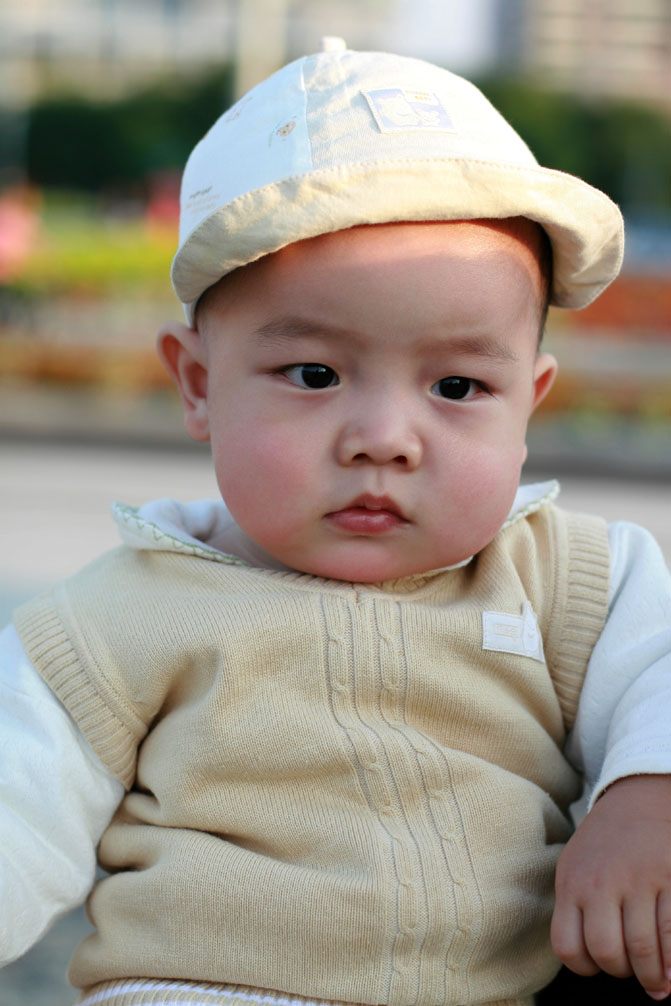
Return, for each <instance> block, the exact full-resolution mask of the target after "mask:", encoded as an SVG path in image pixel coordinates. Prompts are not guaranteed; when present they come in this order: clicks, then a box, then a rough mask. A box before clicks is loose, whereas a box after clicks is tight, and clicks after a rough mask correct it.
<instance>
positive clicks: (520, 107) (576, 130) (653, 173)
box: [480, 78, 671, 220]
mask: <svg viewBox="0 0 671 1006" xmlns="http://www.w3.org/2000/svg"><path fill="white" fill-rule="evenodd" d="M480 86H481V88H482V90H483V91H484V92H485V94H486V95H487V97H488V98H489V99H490V101H491V102H492V104H494V105H495V106H496V108H498V110H499V111H500V112H501V114H502V115H503V116H504V117H505V118H506V119H507V120H508V121H509V122H510V123H511V125H512V126H514V128H515V129H516V130H517V131H518V132H519V133H520V135H521V136H522V137H523V138H524V139H525V140H526V142H527V144H528V145H529V147H530V148H531V150H532V151H533V153H534V155H535V156H536V158H537V160H538V161H539V163H540V164H543V165H544V166H546V167H551V168H557V169H558V170H560V171H567V172H569V173H570V174H573V175H578V177H580V178H584V179H585V181H587V182H589V183H590V184H591V185H595V186H596V187H597V188H599V189H601V190H602V191H604V192H606V193H608V195H609V196H610V197H611V198H612V199H614V200H615V202H617V203H619V205H620V206H622V208H623V209H624V210H625V212H627V213H629V214H630V215H635V216H639V217H652V218H656V219H657V220H659V216H660V214H661V215H662V216H665V217H667V218H668V219H669V220H671V118H670V117H669V114H668V111H667V112H665V111H663V110H661V109H657V108H654V107H651V106H649V105H643V104H638V103H636V102H633V101H622V100H618V101H615V100H609V101H606V100H605V99H602V100H596V99H594V98H591V99H588V98H586V97H580V96H578V95H575V94H568V93H565V92H561V91H554V90H549V89H548V88H546V87H543V86H541V85H534V84H533V83H532V82H530V81H523V80H519V79H511V78H491V79H488V80H483V81H481V82H480Z"/></svg>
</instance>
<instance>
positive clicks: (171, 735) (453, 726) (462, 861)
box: [15, 505, 608, 1006]
mask: <svg viewBox="0 0 671 1006" xmlns="http://www.w3.org/2000/svg"><path fill="white" fill-rule="evenodd" d="M607 598H608V547H607V536H606V529H605V525H604V524H603V523H601V522H598V521H595V520H593V519H592V518H582V517H576V516H575V515H567V514H564V513H563V512H562V511H560V510H558V509H556V508H555V507H554V506H553V505H546V506H544V507H542V508H541V509H540V510H539V511H538V512H536V513H533V514H529V515H528V516H524V517H523V518H522V519H519V520H517V521H515V522H512V523H511V524H509V525H507V526H506V527H505V528H504V529H502V531H501V532H500V533H499V535H497V537H496V538H495V539H494V541H493V542H492V543H491V544H490V545H489V546H488V547H487V548H486V549H484V550H483V552H481V553H480V554H479V555H478V556H477V557H476V558H475V559H474V560H473V561H472V562H471V563H469V564H468V565H465V566H462V567H459V568H457V569H452V570H449V571H442V572H436V573H428V574H424V575H421V576H416V577H409V578H407V579H406V580H401V581H394V582H389V583H385V584H380V585H372V584H348V583H342V582H338V581H324V580H320V579H317V578H315V577H312V576H308V575H305V574H300V573H283V572H277V571H271V570H259V569H254V568H251V567H246V566H242V565H237V566H236V565H229V564H226V563H213V562H209V561H203V559H202V558H199V557H198V556H195V555H188V554H177V553H175V552H172V551H154V550H143V549H141V550H134V549H132V548H121V549H117V550H116V551H114V552H112V553H110V554H108V555H107V556H103V557H102V558H101V559H99V560H98V561H97V562H95V563H93V564H91V566H89V567H87V568H86V569H85V570H83V571H82V572H81V573H80V574H78V575H77V576H75V577H73V578H72V579H71V580H69V581H68V582H66V583H65V584H63V585H61V586H59V587H58V588H56V590H55V591H53V592H52V594H50V595H48V596H46V597H42V598H40V599H38V600H36V601H35V602H31V603H29V604H28V605H26V606H25V607H24V608H22V609H20V610H19V612H18V613H17V615H16V619H15V621H16V625H17V629H18V631H19V633H20V635H21V637H22V640H23V644H24V646H25V648H26V651H27V653H28V654H29V656H30V659H31V660H32V661H33V663H34V664H35V666H36V667H37V669H38V670H39V672H40V673H41V674H42V676H43V677H44V678H45V680H46V681H47V682H48V683H49V684H50V685H51V687H52V688H53V689H54V691H55V692H56V694H57V695H58V696H59V697H60V699H61V700H62V701H63V703H64V704H65V705H66V707H67V708H68V709H69V710H70V712H71V713H72V715H73V717H74V718H75V720H76V721H77V722H78V723H79V725H80V727H81V729H82V731H83V732H84V734H85V736H86V737H87V739H88V740H89V741H90V743H91V744H92V746H93V747H94V749H95V750H96V751H97V752H98V754H99V755H100V757H101V758H102V759H103V761H104V762H105V763H106V764H107V765H108V766H109V768H110V769H111V770H112V771H113V772H115V773H116V774H117V775H118V777H119V778H120V779H122V781H123V782H124V784H125V786H126V787H127V789H128V793H127V796H126V798H125V800H124V801H123V803H122V805H121V807H120V809H119V811H118V813H117V815H116V817H115V819H114V820H113V822H112V824H111V825H110V827H109V828H108V830H107V832H106V833H105V835H104V836H103V839H102V841H101V843H100V848H99V857H100V861H101V864H102V865H103V867H104V868H105V869H107V870H108V871H110V874H111V875H110V876H109V877H106V878H104V879H102V880H101V881H100V883H99V884H98V885H97V887H96V888H95V890H94V892H93V894H92V896H91V899H90V904H89V910H90V914H91V917H92V919H93V921H94V923H95V925H96V926H97V932H96V933H94V934H93V935H91V936H90V937H88V938H87V939H86V940H85V941H84V943H83V944H82V946H81V947H80V948H79V950H78V951H77V952H76V954H75V958H74V962H73V966H72V970H71V978H72V980H73V981H74V983H75V984H76V985H78V986H79V987H81V988H84V989H88V990H89V991H88V994H89V996H90V995H92V994H93V991H92V989H93V987H98V986H99V983H101V982H109V981H115V982H120V981H122V980H126V979H129V980H130V979H133V980H135V979H141V978H147V979H149V978H151V977H152V976H157V975H159V976H160V977H161V978H162V979H165V980H169V981H171V980H174V981H178V982H184V981H185V980H187V979H190V980H198V981H199V982H201V983H203V982H209V983H220V982H227V983H235V986H242V987H245V988H252V989H256V990H257V991H258V990H259V989H261V990H263V989H266V990H268V989H275V990H279V991H278V992H277V993H273V994H277V995H280V996H298V997H301V996H302V997H306V998H313V999H319V1000H323V1001H333V1000H337V1001H342V1002H345V1003H361V1004H388V1006H457V1004H458V1006H475V1004H484V1003H498V1004H500V1006H502V1004H504V1003H509V1004H520V1003H521V1002H522V1001H524V1000H525V998H528V997H529V996H530V995H531V994H532V993H533V992H534V991H535V990H537V989H538V988H541V987H542V986H543V985H545V984H546V983H547V982H548V981H549V980H550V979H551V977H552V975H553V973H554V971H555V969H556V966H557V965H556V961H555V959H554V957H553V955H552V953H551V950H550V945H549V918H550V914H551V909H552V900H553V874H554V867H555V863H556V859H557V856H558V854H559V852H560V851H561V847H562V844H563V843H564V842H565V841H566V839H567V837H568V835H569V833H570V828H569V824H568V821H567V817H566V811H567V807H568V805H569V803H570V802H571V801H572V800H573V799H574V798H575V797H576V795H577V791H578V787H579V781H578V779H577V777H576V774H575V772H574V771H573V770H572V768H571V767H570V766H569V765H568V763H567V762H566V760H565V758H564V756H563V754H562V747H563V743H564V739H565V735H566V725H567V724H568V723H570V722H571V718H572V716H573V713H574V705H575V699H576V697H577V694H578V693H579V690H580V683H581V681H582V677H583V675H584V672H585V669H586V666H587V662H588V660H589V656H590V653H591V650H592V648H593V646H594V643H595V641H596V639H597V638H598V636H599V633H600V632H601V628H602V626H603V622H604V620H605V616H606V610H607ZM529 605H531V606H532V607H533V610H534V612H535V615H536V616H537V619H538V626H539V628H540V632H541V635H542V637H543V641H544V649H545V655H546V658H547V662H548V664H547V666H546V665H545V664H544V663H543V662H542V658H541V659H539V656H538V653H536V654H535V655H533V654H532V653H531V651H529V652H528V653H526V654H525V653H524V652H522V653H520V654H515V653H511V652H506V651H505V647H503V650H504V652H500V651H499V650H491V648H490V649H487V650H485V649H483V644H484V638H483V612H488V613H493V614H494V615H496V614H497V613H501V618H502V620H503V621H502V624H503V625H504V628H505V625H506V624H508V625H509V626H510V625H513V628H514V625H515V619H516V618H517V619H519V620H520V621H521V618H520V616H521V613H522V612H524V611H528V610H529ZM506 619H508V622H507V623H506ZM511 619H512V622H511ZM534 624H535V623H534ZM187 985H188V983H187ZM227 987H228V986H227ZM115 994H116V993H115ZM185 994H190V993H189V992H188V990H187V993H185ZM254 994H256V993H254ZM123 995H124V996H126V995H129V996H131V998H127V997H126V998H122V999H119V1006H139V1004H140V1003H142V1002H148V1001H151V1000H147V999H146V998H142V996H143V995H144V992H142V991H138V992H137V993H136V992H132V993H131V992H129V993H127V994H126V993H123ZM132 996H136V998H132ZM157 1001H158V1002H163V1000H157ZM175 1001H176V1002H177V1001H185V1002H194V1001H199V1000H198V999H185V1000H175ZM113 1002H114V1004H115V1006H116V1002H117V1001H116V999H115V1000H113Z"/></svg>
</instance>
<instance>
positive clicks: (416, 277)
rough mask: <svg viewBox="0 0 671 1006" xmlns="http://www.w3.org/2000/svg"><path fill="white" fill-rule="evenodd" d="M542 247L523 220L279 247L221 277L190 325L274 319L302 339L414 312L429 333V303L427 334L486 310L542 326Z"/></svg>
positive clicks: (351, 233) (545, 280)
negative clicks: (324, 324) (324, 326)
mask: <svg viewBox="0 0 671 1006" xmlns="http://www.w3.org/2000/svg"><path fill="white" fill-rule="evenodd" d="M544 246H545V247H546V248H549V242H548V241H547V238H546V237H545V235H544V233H543V232H542V230H541V228H540V227H539V225H538V224H535V223H533V222H531V221H529V220H526V219H523V218H514V219H507V220H498V221H497V220H471V221H450V222H435V221H427V222H419V223H418V222H407V223H406V222H398V223H390V224H376V225H359V226H357V227H353V228H348V229H346V230H340V231H334V232H328V233H325V234H321V235H318V236H316V237H313V238H308V239H305V240H302V241H299V242H295V243H292V244H288V245H286V246H285V247H283V248H281V249H279V250H278V251H276V252H273V253H271V254H268V255H265V256H263V257H261V258H259V259H257V260H256V261H254V262H252V263H249V264H248V265H245V266H242V267H240V268H239V269H236V270H235V271H233V272H231V273H228V274H227V275H226V276H224V277H223V278H222V279H221V280H220V281H219V282H218V283H216V284H214V286H213V287H210V288H209V289H208V290H207V291H206V292H205V294H204V295H203V297H202V298H201V301H200V304H199V305H198V309H197V312H196V323H197V327H199V328H200V329H201V330H208V329H210V328H211V326H216V328H218V329H222V327H223V330H230V325H231V323H233V324H234V325H235V326H237V325H239V323H240V322H241V321H242V320H243V319H246V320H244V321H242V323H243V324H244V325H249V326H250V330H255V329H256V328H257V327H259V325H260V326H261V327H262V328H263V327H264V325H265V323H267V321H268V317H269V316H270V315H273V317H280V318H282V319H286V318H291V319H292V326H293V330H296V329H297V327H298V328H300V329H301V331H302V330H303V329H304V328H305V327H306V325H307V324H308V323H307V322H306V323H305V324H303V325H302V326H301V325H299V324H298V321H299V320H300V318H301V317H302V315H303V314H305V315H306V317H308V316H309V325H308V327H310V326H312V327H313V328H314V325H313V321H315V320H316V319H317V318H319V319H321V320H322V321H323V320H324V319H326V320H327V321H328V322H329V323H330V324H333V325H335V324H336V322H338V323H339V324H342V325H344V326H345V328H347V327H348V326H352V325H354V326H355V327H356V326H357V324H358V322H359V319H360V317H361V314H360V312H361V311H362V310H364V311H365V313H366V314H370V311H369V309H368V305H370V304H375V305H377V306H378V308H379V312H378V319H379V322H380V323H385V324H392V325H393V324H394V323H395V321H396V319H400V318H401V317H405V316H406V314H407V311H408V305H414V310H415V314H416V315H417V312H419V313H421V315H422V318H423V319H424V320H425V321H427V322H428V323H429V324H431V318H432V313H431V309H429V310H427V303H428V304H429V305H431V304H432V303H433V302H435V306H434V307H433V318H434V323H436V324H444V322H445V319H446V318H447V317H448V316H450V315H451V314H452V316H453V311H454V308H455V306H456V310H457V311H458V312H461V314H462V315H463V316H464V317H469V318H471V319H472V321H473V323H477V324H478V325H482V324H490V323H492V311H493V310H494V311H495V313H496V315H497V317H498V316H499V315H500V316H501V317H502V318H512V317H514V318H517V319H519V320H522V319H524V318H527V317H528V316H529V315H528V312H529V311H531V312H532V317H534V318H535V317H537V316H538V317H541V316H543V312H544V304H545V301H546V300H547V295H548V290H549V285H550V278H551V256H550V267H549V268H548V269H544V268H543V263H542V259H543V255H542V249H543V247H544ZM455 278H456V282H455ZM485 287H486V294H487V296H484V294H485V289H484V288H485ZM455 288H456V290H457V295H456V298H457V299H456V301H454V300H452V299H451V298H452V297H454V291H455ZM450 291H451V292H450ZM420 301H421V303H420ZM493 304H495V308H494V309H493V307H492V305H493ZM261 315H264V319H263V321H259V318H260V316H261ZM416 320H417V319H416ZM320 324H321V322H320ZM318 327H319V326H318ZM541 327H542V323H541Z"/></svg>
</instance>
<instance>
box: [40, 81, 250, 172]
mask: <svg viewBox="0 0 671 1006" xmlns="http://www.w3.org/2000/svg"><path fill="white" fill-rule="evenodd" d="M232 86H233V72H232V68H231V67H230V66H226V67H224V68H223V69H221V70H218V71H216V72H209V73H207V74H206V75H203V76H200V77H198V78H195V79H185V78H179V79H174V80H168V81H164V82H162V83H156V84H154V85H153V86H152V87H151V88H146V89H144V90H141V91H138V92H136V93H134V94H130V95H128V96H126V97H123V98H120V99H118V100H116V101H102V100H93V99H90V98H87V97H84V96H82V95H59V96H53V97H45V98H42V99H41V100H39V101H38V102H36V104H35V105H34V106H33V107H32V108H31V109H30V111H29V114H28V123H27V136H26V144H25V158H26V170H27V174H28V178H29V180H30V181H31V182H32V183H34V184H36V185H39V186H41V187H47V188H48V187H59V188H70V189H82V190H85V191H88V192H100V191H101V190H108V191H118V192H127V191H129V190H130V191H132V190H133V189H135V190H137V189H138V187H141V186H142V184H143V182H144V180H145V179H146V178H147V177H150V176H151V175H155V174H157V173H159V172H163V171H169V170H181V168H182V167H183V166H184V162H185V161H186V158H187V156H188V155H189V153H190V151H191V149H192V148H193V146H194V145H195V143H196V142H197V141H198V140H199V139H200V138H201V136H203V134H204V133H205V132H206V131H207V130H208V129H209V128H210V126H211V125H212V123H213V122H214V121H215V119H217V118H218V117H219V116H220V115H221V114H222V112H224V111H225V110H226V108H228V107H229V105H230V103H231V96H232Z"/></svg>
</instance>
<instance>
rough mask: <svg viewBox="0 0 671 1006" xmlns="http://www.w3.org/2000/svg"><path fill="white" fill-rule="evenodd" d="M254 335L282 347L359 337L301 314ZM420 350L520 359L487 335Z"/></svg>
mask: <svg viewBox="0 0 671 1006" xmlns="http://www.w3.org/2000/svg"><path fill="white" fill-rule="evenodd" d="M253 335H254V336H255V337H256V339H257V340H258V341H259V342H260V343H263V344H265V345H273V344H282V343H286V342H290V341H291V340H292V339H297V338H298V339H300V338H301V337H302V338H306V337H308V336H312V337H313V338H314V337H316V338H322V339H337V340H339V341H350V342H351V341H352V340H354V341H356V334H355V333H353V332H351V331H350V330H349V329H346V328H341V327H339V326H338V325H331V324H328V323H325V322H323V321H311V320H310V319H309V318H304V317H300V316H299V315H295V316H294V315H287V316H285V317H282V318H273V319H272V320H271V321H268V322H266V323H265V324H264V325H261V326H260V327H259V328H257V329H256V330H255V331H254V333H253ZM417 348H418V350H420V351H421V350H424V351H425V352H436V353H441V352H442V353H445V352H448V353H449V354H450V355H454V356H480V357H486V358H487V359H489V360H494V361H496V360H498V361H500V362H502V363H518V362H519V359H520V358H519V356H518V355H517V353H515V352H514V351H513V350H512V349H511V348H510V347H509V346H508V345H507V343H506V342H505V341H504V340H503V339H498V338H496V337H495V336H492V335H486V334H474V335H452V334H447V335H446V336H445V337H444V338H438V339H434V338H431V339H427V341H426V343H425V344H422V342H421V340H420V342H419V343H418V347H417Z"/></svg>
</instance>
